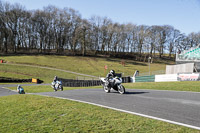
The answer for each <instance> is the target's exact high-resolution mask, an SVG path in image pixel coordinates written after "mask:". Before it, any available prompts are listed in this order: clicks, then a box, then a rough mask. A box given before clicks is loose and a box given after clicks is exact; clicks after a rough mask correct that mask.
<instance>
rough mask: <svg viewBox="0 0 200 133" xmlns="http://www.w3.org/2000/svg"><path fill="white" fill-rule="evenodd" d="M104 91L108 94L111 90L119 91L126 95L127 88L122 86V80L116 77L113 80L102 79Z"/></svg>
mask: <svg viewBox="0 0 200 133" xmlns="http://www.w3.org/2000/svg"><path fill="white" fill-rule="evenodd" d="M100 80H101V84H102V86H103V89H104V91H105V92H106V93H109V92H110V90H111V89H113V90H115V91H118V92H119V93H120V94H124V93H125V87H124V86H123V85H122V79H121V78H119V77H114V78H113V79H110V80H107V79H105V78H100Z"/></svg>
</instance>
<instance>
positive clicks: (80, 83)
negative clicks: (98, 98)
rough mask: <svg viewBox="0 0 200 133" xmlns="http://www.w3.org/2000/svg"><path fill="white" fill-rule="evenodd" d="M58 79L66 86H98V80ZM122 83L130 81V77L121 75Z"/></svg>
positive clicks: (99, 82)
mask: <svg viewBox="0 0 200 133" xmlns="http://www.w3.org/2000/svg"><path fill="white" fill-rule="evenodd" d="M58 80H61V81H62V84H63V86H66V87H88V86H100V85H101V81H100V80H73V79H63V78H58ZM122 82H123V83H130V82H131V78H130V77H122Z"/></svg>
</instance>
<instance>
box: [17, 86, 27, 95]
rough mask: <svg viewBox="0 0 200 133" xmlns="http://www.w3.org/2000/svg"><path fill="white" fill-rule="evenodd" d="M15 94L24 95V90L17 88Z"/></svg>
mask: <svg viewBox="0 0 200 133" xmlns="http://www.w3.org/2000/svg"><path fill="white" fill-rule="evenodd" d="M17 92H18V93H19V94H25V91H24V89H23V88H22V87H20V88H18V89H17Z"/></svg>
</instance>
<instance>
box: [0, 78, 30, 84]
mask: <svg viewBox="0 0 200 133" xmlns="http://www.w3.org/2000/svg"><path fill="white" fill-rule="evenodd" d="M24 82H32V79H15V78H6V77H0V83H24Z"/></svg>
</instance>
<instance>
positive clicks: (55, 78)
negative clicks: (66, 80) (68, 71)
mask: <svg viewBox="0 0 200 133" xmlns="http://www.w3.org/2000/svg"><path fill="white" fill-rule="evenodd" d="M57 80H58V77H57V76H55V77H54V79H53V82H54V85H53V88H54V90H55V85H56V81H57Z"/></svg>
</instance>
